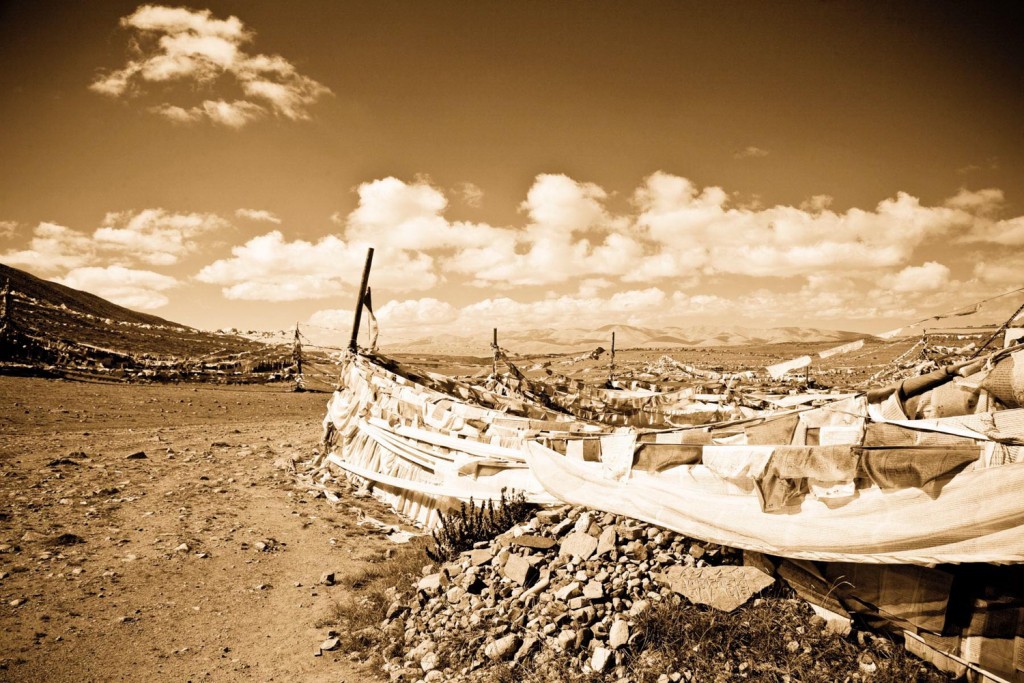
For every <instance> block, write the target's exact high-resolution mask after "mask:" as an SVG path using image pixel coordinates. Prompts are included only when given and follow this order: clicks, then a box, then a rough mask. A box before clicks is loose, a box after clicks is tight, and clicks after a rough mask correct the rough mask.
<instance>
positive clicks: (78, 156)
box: [0, 0, 1024, 340]
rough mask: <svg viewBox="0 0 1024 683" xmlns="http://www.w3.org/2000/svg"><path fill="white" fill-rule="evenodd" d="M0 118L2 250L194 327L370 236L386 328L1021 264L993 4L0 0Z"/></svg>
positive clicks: (557, 321) (944, 280)
mask: <svg viewBox="0 0 1024 683" xmlns="http://www.w3.org/2000/svg"><path fill="white" fill-rule="evenodd" d="M0 123H2V125H0V160H2V161H0V262H2V263H5V264H8V265H11V266H14V267H18V268H22V269H25V270H28V271H30V272H32V273H34V274H36V275H38V276H41V277H45V278H48V279H53V280H56V281H58V282H62V283H64V284H67V285H70V286H73V287H76V288H80V289H84V290H87V291H90V292H94V293H96V294H99V295H101V296H104V297H106V298H108V299H110V300H112V301H115V302H117V303H120V304H122V305H126V306H128V307H130V308H134V309H137V310H144V311H147V312H151V313H155V314H157V315H160V316H162V317H165V318H169V319H171V320H175V321H178V322H182V323H185V324H189V325H193V326H197V327H203V328H224V327H236V328H241V329H275V328H281V327H286V326H289V325H292V324H294V323H295V322H296V321H303V322H306V321H308V322H310V323H313V324H318V325H323V326H326V327H339V328H345V327H346V326H347V325H348V324H349V323H348V321H349V320H350V315H351V313H350V311H351V309H352V305H353V300H354V297H355V286H356V284H357V283H358V280H359V276H360V269H361V266H362V262H363V258H364V254H365V251H366V248H367V246H374V247H375V248H376V256H375V260H374V270H373V274H372V277H371V285H372V286H373V292H374V303H375V306H376V308H377V309H378V311H379V313H380V317H381V326H382V335H383V337H382V338H383V339H385V340H386V339H387V338H388V336H389V335H392V336H393V337H396V338H397V337H403V336H409V335H414V334H443V333H444V332H445V331H455V330H457V331H459V332H461V333H464V332H466V331H467V330H472V329H477V328H479V329H480V330H487V329H489V328H491V327H499V328H501V327H509V326H516V327H566V326H570V325H571V326H583V327H597V326H600V325H604V324H608V323H620V324H637V325H649V326H654V327H659V326H668V325H682V326H685V325H691V324H693V325H695V324H733V325H746V326H752V327H767V326H780V325H799V326H816V327H825V328H836V329H850V330H859V331H868V332H877V331H880V330H884V329H888V328H890V327H893V326H895V325H897V324H899V323H901V322H904V321H908V320H915V319H918V318H921V317H923V316H927V315H932V314H936V313H941V312H945V311H949V310H952V309H955V308H957V307H960V306H963V305H966V304H969V303H971V302H973V301H975V300H978V299H982V298H986V297H988V296H992V295H994V294H998V293H1000V292H1003V291H1007V290H1010V289H1014V288H1017V287H1021V286H1024V275H1022V273H1024V22H1022V21H1021V11H1020V10H1019V9H1018V5H1017V4H1016V3H996V2H985V1H981V2H974V3H953V2H893V3H884V4H873V3H872V4H869V3H854V2H790V3H753V2H750V3H745V2H744V3H728V4H720V3H688V2H638V3H610V2H609V3H583V2H563V3H489V2H484V3H481V2H445V3H441V2H422V3H405V2H402V3H400V2H373V3H368V2H342V1H338V2H328V1H326V0H325V1H322V2H289V3H281V2H261V1H251V0H250V1H246V2H241V1H239V2H219V1H218V2H204V3H201V4H197V5H192V6H188V7H186V6H180V5H173V4H168V5H142V4H139V3H138V2H113V1H104V0H97V1H95V2H87V3H65V2H47V1H39V2H5V3H0ZM1018 302H1019V300H1018Z"/></svg>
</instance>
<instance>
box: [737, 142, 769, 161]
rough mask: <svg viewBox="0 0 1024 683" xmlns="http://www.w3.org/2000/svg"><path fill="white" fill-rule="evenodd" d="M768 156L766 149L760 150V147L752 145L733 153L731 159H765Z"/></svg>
mask: <svg viewBox="0 0 1024 683" xmlns="http://www.w3.org/2000/svg"><path fill="white" fill-rule="evenodd" d="M768 154H769V152H768V150H766V149H761V148H760V147H755V146H754V145H749V146H747V147H744V148H743V149H741V150H739V151H737V152H735V153H734V154H733V155H732V158H733V159H751V158H760V157H766V156H768Z"/></svg>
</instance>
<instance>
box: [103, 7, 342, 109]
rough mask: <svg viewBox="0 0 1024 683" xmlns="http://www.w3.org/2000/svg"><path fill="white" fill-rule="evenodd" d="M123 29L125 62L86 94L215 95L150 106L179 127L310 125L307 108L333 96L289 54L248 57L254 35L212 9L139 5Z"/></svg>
mask: <svg viewBox="0 0 1024 683" xmlns="http://www.w3.org/2000/svg"><path fill="white" fill-rule="evenodd" d="M121 27H122V28H124V29H126V30H128V31H129V32H130V34H131V36H130V47H129V59H128V62H127V63H126V64H125V65H124V66H123V67H121V68H120V69H115V70H113V71H109V72H105V73H102V74H100V75H99V76H98V77H97V78H96V79H95V80H94V81H93V82H92V84H91V85H90V86H89V89H90V90H92V91H93V92H96V93H99V94H101V95H106V96H109V97H113V98H133V97H138V96H140V95H142V94H144V93H145V91H146V89H147V87H150V86H157V85H160V86H162V85H167V84H176V85H178V86H179V87H178V89H177V91H178V92H179V93H182V94H185V93H190V92H203V93H207V94H209V95H210V97H208V98H207V99H204V100H202V101H201V102H199V103H198V104H194V105H185V106H182V105H181V104H173V103H170V102H162V103H159V104H156V105H153V106H151V107H150V111H152V112H153V113H155V114H157V115H159V116H162V117H163V118H165V119H167V120H169V121H172V122H175V123H180V124H192V123H198V122H200V121H208V122H210V123H213V124H216V125H221V126H226V127H228V128H236V129H237V128H242V127H243V126H245V125H246V124H248V123H250V122H251V121H255V120H258V119H262V118H265V117H268V116H273V117H277V118H281V119H287V120H290V121H300V120H306V119H309V118H310V114H309V109H310V107H311V106H312V105H314V104H315V103H316V102H317V101H318V100H320V99H321V98H322V97H324V96H326V95H329V94H331V91H330V89H329V88H327V87H326V86H324V85H322V84H321V83H318V82H317V81H315V80H313V79H312V78H309V77H308V76H304V75H302V74H300V73H299V72H298V71H297V70H296V68H295V66H294V65H293V64H292V63H291V62H289V61H288V60H287V59H285V58H284V57H281V56H279V55H264V54H249V53H247V52H245V51H244V50H243V49H242V48H243V47H244V46H246V45H247V44H248V43H251V42H252V41H253V39H254V34H253V33H252V31H250V30H249V29H247V28H246V27H245V25H244V24H243V23H242V21H241V20H240V19H238V17H235V16H230V17H228V18H227V19H217V18H215V17H214V16H213V14H212V13H211V12H210V11H209V10H191V9H187V8H184V7H166V6H163V5H142V6H141V7H139V8H138V9H136V10H135V12H133V13H132V14H130V15H128V16H126V17H123V18H122V19H121ZM225 84H226V85H225ZM218 89H221V90H223V89H231V90H232V91H233V92H236V93H237V94H238V95H240V96H232V97H231V98H230V100H229V99H225V97H223V96H217V95H216V94H214V93H215V91H217V90H218Z"/></svg>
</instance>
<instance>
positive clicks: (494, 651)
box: [484, 634, 522, 662]
mask: <svg viewBox="0 0 1024 683" xmlns="http://www.w3.org/2000/svg"><path fill="white" fill-rule="evenodd" d="M521 644H522V643H521V641H520V640H519V636H517V635H514V634H513V635H508V636H504V637H503V638H498V639H497V640H495V641H494V642H493V643H489V644H488V645H487V647H486V648H484V656H486V657H487V658H488V659H490V660H492V661H497V662H500V661H504V660H506V659H511V658H512V655H513V654H515V652H516V650H517V649H518V648H519V646H520V645H521Z"/></svg>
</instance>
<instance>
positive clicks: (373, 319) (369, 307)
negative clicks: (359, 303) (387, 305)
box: [363, 287, 380, 351]
mask: <svg viewBox="0 0 1024 683" xmlns="http://www.w3.org/2000/svg"><path fill="white" fill-rule="evenodd" d="M363 306H365V307H366V314H367V316H368V317H367V319H366V323H367V325H368V326H369V327H370V351H376V350H377V334H378V333H379V332H380V327H379V326H378V325H377V316H375V315H374V314H373V300H372V299H371V298H370V288H369V287H367V288H366V295H365V296H363Z"/></svg>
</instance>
